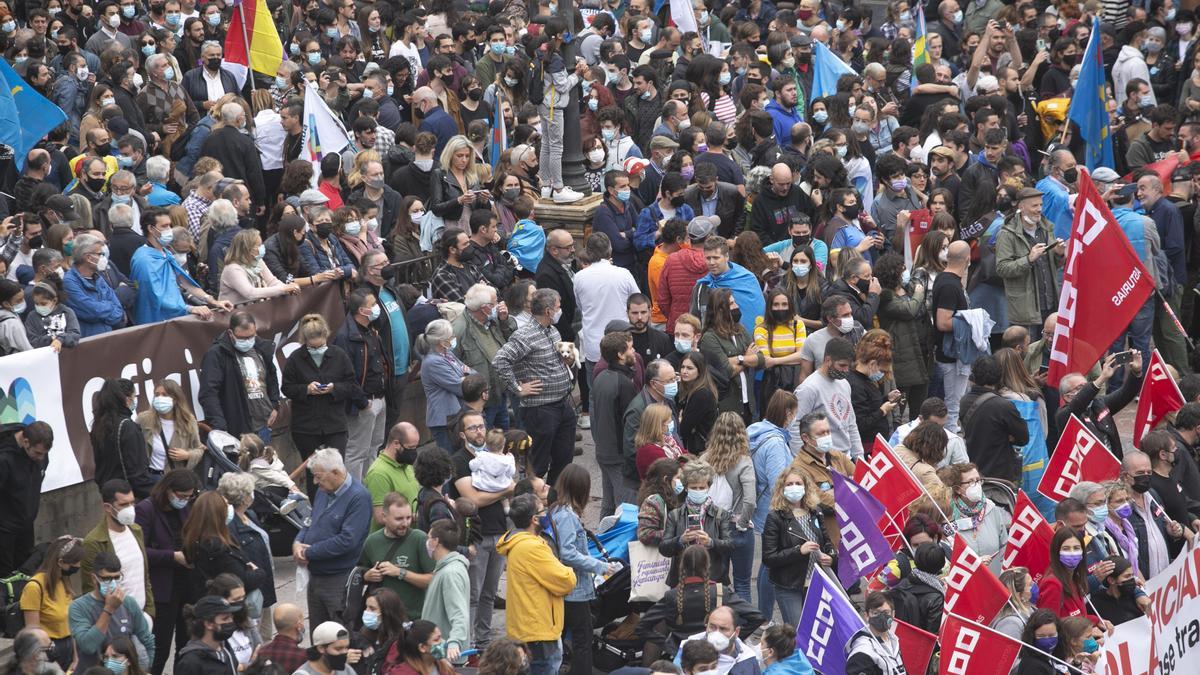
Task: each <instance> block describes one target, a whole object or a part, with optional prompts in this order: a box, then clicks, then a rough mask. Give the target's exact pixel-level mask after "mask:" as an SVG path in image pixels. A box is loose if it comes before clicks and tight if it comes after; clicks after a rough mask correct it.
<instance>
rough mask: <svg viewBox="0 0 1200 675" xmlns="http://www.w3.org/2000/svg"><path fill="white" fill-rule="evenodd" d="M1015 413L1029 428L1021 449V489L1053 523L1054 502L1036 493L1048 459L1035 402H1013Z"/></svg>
mask: <svg viewBox="0 0 1200 675" xmlns="http://www.w3.org/2000/svg"><path fill="white" fill-rule="evenodd" d="M1013 405H1014V406H1016V408H1017V413H1019V414H1020V415H1021V419H1023V420H1025V426H1027V427H1029V442H1028V443H1026V444H1025V446H1024V447H1022V448H1021V488H1022V489H1023V490H1025V494H1027V495H1029V500H1030V501H1031V502H1033V505H1034V506H1036V507H1037V510H1038V511H1039V512H1040V513H1041V514H1042V517H1043V518H1045V519H1046V520H1047V521H1049V522H1051V523H1053V522H1054V521H1055V520H1056V518H1055V517H1054V507H1055V506H1056V504H1057V503H1056V502H1054V501H1051V500H1050V499H1049V498H1048V497H1046V495H1043V494H1042V493H1040V492H1038V489H1037V488H1038V485H1039V484H1040V483H1041V482H1042V474H1044V473H1046V465H1047V464H1048V463H1049V462H1050V457H1049V455H1048V454H1047V453H1046V431H1045V430H1044V429H1042V414H1041V411H1040V410H1039V409H1038V402H1037V401H1013Z"/></svg>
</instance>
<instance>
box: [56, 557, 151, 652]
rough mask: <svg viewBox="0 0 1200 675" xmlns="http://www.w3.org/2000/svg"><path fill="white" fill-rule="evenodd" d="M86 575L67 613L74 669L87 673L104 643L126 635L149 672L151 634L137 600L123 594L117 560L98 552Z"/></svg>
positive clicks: (119, 562) (118, 560) (119, 563)
mask: <svg viewBox="0 0 1200 675" xmlns="http://www.w3.org/2000/svg"><path fill="white" fill-rule="evenodd" d="M85 574H86V575H87V576H88V577H90V580H88V581H89V583H88V584H87V586H88V589H87V590H86V591H85V593H84V594H83V595H81V596H79V597H78V598H75V599H74V600H72V601H71V608H70V610H69V611H68V621H69V625H70V628H71V636H72V638H74V640H75V664H76V667H77V668H78V667H79V666H80V665H84V666H85V667H84V670H87V668H89V667H91V666H94V665H100V663H101V661H102V658H101V656H102V653H103V646H104V644H105V643H106V642H108V641H110V640H113V639H115V638H117V637H121V636H128V637H131V638H133V639H134V640H135V643H134V646H135V647H137V655H138V663H139V664H140V665H141V667H142V668H143V669H149V667H150V664H151V663H153V661H154V634H153V633H151V632H150V625H149V622H148V621H147V620H146V614H144V613H143V612H142V608H141V606H140V605H139V604H138V600H137V598H136V597H134V596H133V595H132V594H126V592H125V588H124V587H123V584H122V567H121V560H120V558H118V557H117V555H116V554H115V553H113V552H111V551H101V552H100V553H98V554H97V555H96V556H95V557H94V558H93V559H92V561H91V565H90V566H89V569H88V570H85Z"/></svg>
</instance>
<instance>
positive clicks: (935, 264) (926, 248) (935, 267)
mask: <svg viewBox="0 0 1200 675" xmlns="http://www.w3.org/2000/svg"><path fill="white" fill-rule="evenodd" d="M939 215H940V214H939ZM935 217H936V216H935ZM948 240H949V237H947V236H946V233H945V232H942V231H941V230H932V229H931V230H930V231H929V232H927V233H926V234H925V237H924V238H922V239H921V245H920V246H918V247H917V252H916V253H915V254H913V269H914V270H915V269H918V268H921V267H924V268H925V269H927V270H929V271H930V272H941V271H942V270H944V269H946V263H944V262H942V260H941V258H939V257H938V255H939V254H940V253H941V251H942V246H944V245H945V244H946V243H947V241H948ZM927 290H928V289H927Z"/></svg>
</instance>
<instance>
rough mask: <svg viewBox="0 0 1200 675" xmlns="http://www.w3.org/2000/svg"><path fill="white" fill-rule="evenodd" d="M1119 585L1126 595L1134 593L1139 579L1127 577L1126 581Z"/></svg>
mask: <svg viewBox="0 0 1200 675" xmlns="http://www.w3.org/2000/svg"><path fill="white" fill-rule="evenodd" d="M1117 587H1118V588H1120V589H1121V592H1122V593H1124V594H1126V595H1133V593H1134V591H1136V590H1137V580H1136V579H1126V580H1125V581H1122V582H1121V583H1119V584H1117Z"/></svg>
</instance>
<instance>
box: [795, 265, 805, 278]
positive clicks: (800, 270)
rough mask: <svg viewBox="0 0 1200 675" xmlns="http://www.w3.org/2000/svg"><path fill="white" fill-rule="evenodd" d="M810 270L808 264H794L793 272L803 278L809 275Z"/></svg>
mask: <svg viewBox="0 0 1200 675" xmlns="http://www.w3.org/2000/svg"><path fill="white" fill-rule="evenodd" d="M808 270H809V266H808V265H792V274H795V275H796V276H797V277H800V278H801V279H803V278H804V277H807V276H808Z"/></svg>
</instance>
